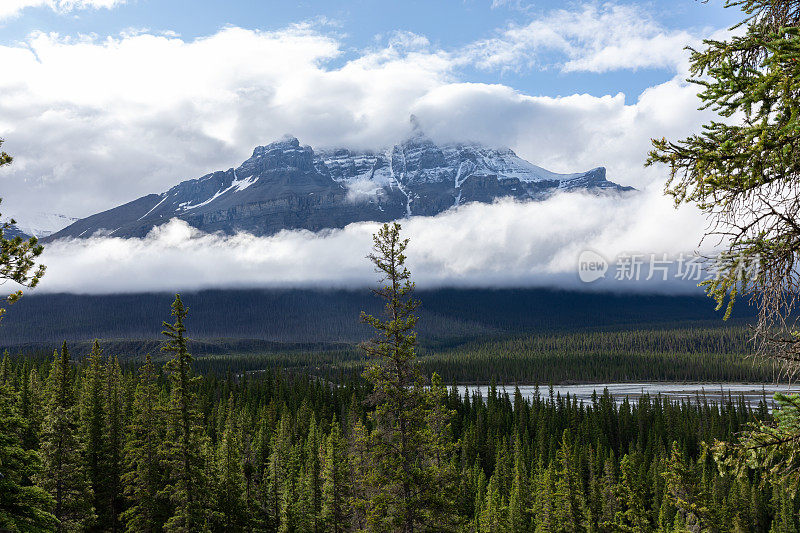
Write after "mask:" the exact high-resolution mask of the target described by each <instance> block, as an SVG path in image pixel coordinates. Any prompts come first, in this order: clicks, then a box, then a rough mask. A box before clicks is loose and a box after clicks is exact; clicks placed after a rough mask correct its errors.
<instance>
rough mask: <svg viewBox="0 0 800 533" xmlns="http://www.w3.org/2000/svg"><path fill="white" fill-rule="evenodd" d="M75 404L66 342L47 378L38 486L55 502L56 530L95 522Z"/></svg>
mask: <svg viewBox="0 0 800 533" xmlns="http://www.w3.org/2000/svg"><path fill="white" fill-rule="evenodd" d="M78 420H79V414H78V410H77V406H76V402H75V382H74V379H73V372H72V366H71V364H70V356H69V350H68V349H67V343H66V342H65V343H64V345H63V346H62V348H61V353H60V354H59V353H58V351H56V352H55V353H54V357H53V363H52V364H51V366H50V375H49V377H48V379H47V405H46V408H45V418H44V423H43V425H42V437H41V455H42V460H43V463H44V468H43V469H42V471H41V473H40V474H39V475H38V476H37V480H38V485H39V486H40V487H42V488H43V489H45V490H46V491H47V492H48V493H49V494H50V496H51V497H52V498H53V500H54V514H55V517H56V519H57V520H58V525H57V528H56V529H57V531H58V532H59V533H61V532H67V531H82V530H84V528H85V527H86V526H88V525H90V524H91V523H92V522H93V520H94V519H95V515H94V509H93V507H92V503H91V502H92V492H91V488H90V486H89V482H88V479H87V477H86V471H85V469H84V466H83V465H84V461H83V457H82V453H83V450H82V447H81V440H80V435H79V426H78Z"/></svg>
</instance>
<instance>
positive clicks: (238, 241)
mask: <svg viewBox="0 0 800 533" xmlns="http://www.w3.org/2000/svg"><path fill="white" fill-rule="evenodd" d="M402 225H403V233H404V234H405V236H407V237H409V238H410V239H411V245H410V246H409V250H408V257H409V259H408V261H409V266H410V268H411V270H412V274H413V276H414V279H415V280H416V281H417V283H418V286H420V287H423V288H433V287H442V286H464V287H466V286H469V287H508V286H528V287H562V288H580V289H590V290H592V289H601V290H622V291H656V292H682V293H687V292H688V293H691V292H696V291H697V290H698V289H697V288H696V283H677V282H675V281H674V280H670V281H661V282H659V281H656V280H653V281H652V282H648V283H641V282H638V283H637V282H633V281H630V282H628V283H624V282H622V281H619V282H615V281H614V280H601V281H598V282H597V283H595V284H584V283H581V281H580V280H579V278H578V275H577V261H578V256H579V255H580V253H581V252H582V251H583V250H587V249H591V250H595V251H598V252H600V253H601V254H603V255H604V256H605V257H607V258H609V260H613V258H614V257H616V256H618V255H619V254H624V253H641V254H651V253H655V254H659V255H660V254H663V253H666V254H669V255H670V256H674V255H675V254H680V253H685V252H691V251H692V250H695V249H696V246H697V244H698V242H699V241H700V239H701V237H702V233H703V229H704V228H705V222H704V219H703V217H702V215H701V214H700V213H699V212H697V211H696V210H693V209H689V208H682V209H680V210H675V209H674V208H673V206H672V204H671V202H670V200H669V199H667V198H665V197H663V196H662V195H661V194H660V193H658V192H655V191H652V192H642V193H637V194H634V195H628V196H626V197H625V199H621V198H620V197H618V196H615V195H608V196H595V195H591V194H583V193H569V194H566V193H565V194H558V195H556V196H554V197H552V198H550V199H549V200H547V201H544V202H515V201H512V200H508V199H505V200H500V201H497V202H495V203H494V204H470V205H466V206H462V207H460V208H458V209H454V210H450V211H447V212H445V213H443V214H441V215H439V216H436V217H412V218H410V219H406V220H404V221H402ZM377 228H378V224H377V223H357V224H351V225H349V226H347V227H345V228H344V229H341V230H327V231H322V232H319V233H312V232H309V231H283V232H281V233H278V234H277V235H274V236H269V237H255V236H253V235H250V234H247V233H239V234H236V235H230V236H225V235H220V234H208V233H203V232H200V231H198V230H196V229H194V228H192V227H191V226H189V225H188V224H187V223H185V222H183V221H180V220H177V219H173V220H171V221H169V222H168V223H166V224H164V225H162V226H159V227H157V228H155V229H154V230H152V231H151V232H150V233H149V234H148V236H147V237H145V238H142V239H122V238H115V237H99V236H98V237H93V238H90V239H82V240H61V241H56V242H53V243H50V244H49V245H48V246H47V248H46V251H45V254H44V255H43V262H44V263H45V264H46V265H47V266H48V271H47V275H46V276H45V278H44V280H43V282H42V284H41V285H40V287H38V288H37V289H35V292H36V293H48V292H49V293H54V292H75V293H89V294H103V293H120V292H150V291H187V290H197V289H203V288H246V287H289V286H291V287H364V286H370V285H372V284H374V283H375V281H376V275H375V274H374V272H373V270H372V265H371V264H370V263H369V261H368V260H367V259H366V255H367V254H368V253H369V251H370V246H371V235H372V234H373V233H374V232H375V231H376V229H377Z"/></svg>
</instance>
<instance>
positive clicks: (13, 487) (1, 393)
mask: <svg viewBox="0 0 800 533" xmlns="http://www.w3.org/2000/svg"><path fill="white" fill-rule="evenodd" d="M14 396H15V395H14V392H13V391H12V389H11V387H10V386H9V385H7V384H4V383H0V531H11V532H16V531H46V530H52V529H54V528H55V527H56V526H57V522H56V518H55V516H53V514H52V513H51V512H50V510H51V508H52V506H53V503H54V502H53V500H52V498H51V497H50V495H49V494H48V493H47V492H45V491H44V490H43V489H42V488H40V487H37V486H36V485H34V483H33V478H34V476H35V475H36V474H37V473H38V472H39V470H40V468H41V462H40V460H39V456H38V454H37V453H36V451H35V450H31V449H26V447H25V443H24V434H25V429H26V426H27V424H26V421H25V419H24V418H23V417H22V416H21V415H20V413H19V410H18V409H17V405H16V398H15V397H14Z"/></svg>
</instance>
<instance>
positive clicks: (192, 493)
mask: <svg viewBox="0 0 800 533" xmlns="http://www.w3.org/2000/svg"><path fill="white" fill-rule="evenodd" d="M187 314H188V313H187V309H186V308H185V307H184V305H183V302H182V301H181V297H180V295H179V294H176V295H175V301H174V302H173V304H172V316H173V317H174V319H175V322H174V323H169V322H166V321H165V322H164V323H163V325H164V328H165V330H164V331H163V334H164V335H165V336H166V337H167V341H166V343H165V344H164V346H163V347H162V348H161V349H162V350H163V351H165V352H167V353H170V354H172V359H170V360H169V362H167V364H166V370H167V372H168V374H169V380H170V387H171V388H170V400H169V407H168V408H167V437H166V441H165V443H164V447H163V454H164V461H165V466H166V468H167V473H168V481H167V484H166V486H165V487H164V489H163V492H162V494H164V495H168V496H169V498H170V500H171V501H172V504H173V506H174V511H173V514H172V516H171V517H170V518H169V519H168V520H167V522H166V524H165V526H164V529H165V530H166V531H176V532H191V531H196V530H198V529H201V528H202V527H204V526H205V524H206V512H207V511H208V510H209V508H208V506H207V505H208V503H209V501H208V500H209V498H208V496H209V495H208V484H207V479H206V475H205V473H206V461H205V457H204V451H205V450H206V446H205V442H204V436H203V431H202V427H201V426H200V417H199V413H198V412H197V407H196V403H197V398H196V394H195V391H194V389H195V386H196V385H195V384H196V382H197V379H198V378H197V377H195V376H194V375H193V372H192V356H191V354H190V353H189V349H188V341H187V339H186V326H185V324H184V321H185V320H186V316H187Z"/></svg>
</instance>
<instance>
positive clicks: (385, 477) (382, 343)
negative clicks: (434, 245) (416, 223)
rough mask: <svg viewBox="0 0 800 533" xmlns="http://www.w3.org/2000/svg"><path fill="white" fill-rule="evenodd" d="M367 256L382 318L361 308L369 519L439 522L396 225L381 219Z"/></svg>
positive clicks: (410, 525)
mask: <svg viewBox="0 0 800 533" xmlns="http://www.w3.org/2000/svg"><path fill="white" fill-rule="evenodd" d="M373 243H374V246H373V253H372V254H370V256H369V258H370V260H371V261H372V262H373V264H374V265H375V270H376V271H377V272H378V273H379V274H380V276H381V280H380V282H381V283H382V284H383V285H382V286H381V287H380V288H378V289H376V290H374V292H375V294H376V295H378V296H380V297H381V298H383V299H384V301H385V314H386V319H385V320H381V319H380V318H377V317H374V316H371V315H367V314H366V313H362V315H361V318H362V320H363V321H364V322H366V323H367V324H369V325H370V326H372V327H373V328H374V329H375V330H376V332H377V337H375V338H374V339H373V340H372V341H370V342H368V343H365V344H364V345H363V348H364V350H365V352H366V353H367V355H368V356H369V357H370V358H371V359H372V364H370V366H369V367H368V368H367V370H366V371H365V372H364V376H365V377H366V378H367V379H368V380H369V381H370V383H371V384H372V387H373V391H372V395H371V401H372V402H373V404H374V405H375V409H374V411H373V412H372V413H371V414H370V416H371V419H372V421H373V423H374V425H375V429H374V430H373V432H372V435H371V444H372V447H371V454H372V469H371V472H370V478H371V479H370V483H371V485H372V487H373V489H374V490H373V494H372V497H371V499H370V505H369V515H368V524H369V527H371V528H373V529H394V530H397V531H403V532H404V533H411V532H413V531H415V530H418V529H420V528H421V527H423V526H424V524H433V523H435V524H438V527H442V525H443V523H444V520H443V519H444V517H445V516H446V515H449V514H450V509H449V508H447V504H446V503H445V502H442V501H441V498H440V494H441V491H442V489H443V488H444V489H445V491H446V490H447V488H446V487H444V486H443V484H444V483H445V480H444V478H443V477H442V476H441V473H442V472H441V470H440V469H437V468H436V467H435V465H434V464H433V459H434V457H433V453H432V447H434V446H435V443H432V442H431V433H430V431H428V430H427V423H428V420H427V417H428V410H429V405H428V402H427V400H426V394H425V383H424V379H423V377H422V374H421V373H420V370H419V366H418V364H417V362H416V355H415V346H416V333H415V332H414V328H415V326H416V323H417V316H416V315H415V314H414V313H415V311H416V309H417V308H418V307H419V302H418V301H417V300H415V299H414V298H413V295H412V294H413V290H414V284H413V283H412V281H411V273H410V272H409V271H408V269H407V268H406V266H405V259H406V257H405V250H406V247H407V246H408V240H407V239H405V240H404V239H401V238H400V225H399V224H397V223H394V224H392V225H389V224H384V225H383V227H382V228H381V229H380V230H379V231H378V233H377V234H376V235H374V237H373Z"/></svg>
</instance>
